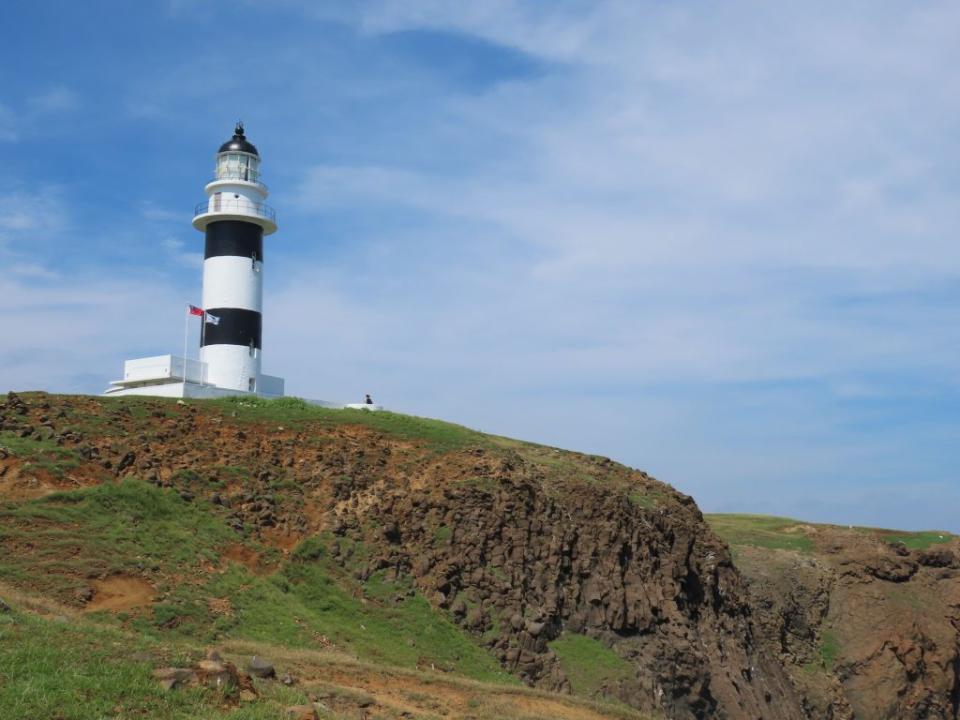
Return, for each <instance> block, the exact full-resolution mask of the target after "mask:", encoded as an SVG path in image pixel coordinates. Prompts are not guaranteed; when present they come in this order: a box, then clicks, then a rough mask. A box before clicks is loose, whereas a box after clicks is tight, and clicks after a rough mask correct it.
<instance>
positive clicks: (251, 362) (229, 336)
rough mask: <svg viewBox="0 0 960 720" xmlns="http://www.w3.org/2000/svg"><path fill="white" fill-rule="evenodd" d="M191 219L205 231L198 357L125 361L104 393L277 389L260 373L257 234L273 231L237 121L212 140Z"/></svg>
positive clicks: (256, 164) (274, 380)
mask: <svg viewBox="0 0 960 720" xmlns="http://www.w3.org/2000/svg"><path fill="white" fill-rule="evenodd" d="M204 190H205V191H206V194H207V199H206V200H205V201H204V202H202V203H200V204H199V205H198V206H197V208H196V210H195V212H194V218H193V226H194V227H195V228H196V229H197V230H201V231H202V232H203V233H204V235H205V248H204V255H203V257H204V260H203V296H202V298H203V299H202V304H203V305H202V308H199V309H197V308H193V310H194V314H201V315H202V330H201V335H200V359H199V361H197V360H190V359H188V358H186V357H178V356H175V355H159V356H155V357H149V358H138V359H136V360H128V361H126V362H125V363H124V373H123V379H122V380H114V381H113V382H111V383H110V384H111V386H112V387H111V388H110V389H109V390H107V392H106V394H107V395H161V396H166V397H219V396H223V395H238V394H246V393H253V394H257V395H261V396H266V397H277V396H281V395H283V379H282V378H278V377H274V376H271V375H264V374H263V373H262V372H260V362H261V353H262V351H263V343H262V337H263V238H264V236H265V235H270V234H272V233H274V232H276V230H277V222H276V215H275V213H274V211H273V208H271V207H270V206H269V205H267V204H266V202H265V200H266V198H267V186H266V185H264V184H263V183H262V182H260V153H258V152H257V148H256V147H254V145H253V144H252V143H251V142H250V141H249V140H247V138H246V135H245V133H244V129H243V124H242V123H238V124H237V127H236V130H235V131H234V134H233V137H232V138H230V139H229V140H227V141H226V142H225V143H223V145H221V146H220V150H219V151H218V152H217V155H216V167H215V169H214V177H213V180H211V181H210V182H209V183H207V186H206V187H205V188H204Z"/></svg>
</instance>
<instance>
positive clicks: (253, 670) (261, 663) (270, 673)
mask: <svg viewBox="0 0 960 720" xmlns="http://www.w3.org/2000/svg"><path fill="white" fill-rule="evenodd" d="M247 670H248V671H249V672H250V674H251V675H254V676H256V677H258V678H272V677H276V674H277V671H276V670H274V669H273V665H271V664H270V663H268V662H267V661H266V660H264V659H263V658H262V657H260V656H259V655H254V656H253V657H252V658H251V659H250V663H249V664H248V665H247Z"/></svg>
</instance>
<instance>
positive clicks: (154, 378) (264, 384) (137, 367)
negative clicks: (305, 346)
mask: <svg viewBox="0 0 960 720" xmlns="http://www.w3.org/2000/svg"><path fill="white" fill-rule="evenodd" d="M110 385H111V387H110V388H109V389H107V391H106V392H104V393H103V394H104V396H106V397H127V396H130V395H146V396H148V397H166V398H193V399H196V400H210V399H213V398H222V397H231V396H237V395H239V396H247V395H249V396H253V397H262V398H268V399H270V398H280V397H284V394H283V391H284V381H283V378H280V377H275V376H273V375H264V374H262V373H261V374H260V375H258V376H257V383H256V386H257V391H255V392H248V391H244V390H237V389H235V388H225V387H220V386H218V385H213V384H211V383H210V382H208V381H207V368H206V363H204V362H201V361H199V360H189V359H187V358H182V357H178V356H176V355H156V356H154V357H146V358H137V359H136V360H127V361H126V362H125V363H124V364H123V380H113V381H111V383H110ZM307 402H308V403H310V404H311V405H316V406H318V407H325V408H331V409H335V410H343V409H345V408H354V409H358V410H383V406H382V405H370V404H346V403H338V402H330V401H327V400H307Z"/></svg>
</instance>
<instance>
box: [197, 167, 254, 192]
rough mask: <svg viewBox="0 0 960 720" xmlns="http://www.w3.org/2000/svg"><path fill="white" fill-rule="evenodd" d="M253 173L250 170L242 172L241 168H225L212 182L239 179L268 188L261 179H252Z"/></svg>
mask: <svg viewBox="0 0 960 720" xmlns="http://www.w3.org/2000/svg"><path fill="white" fill-rule="evenodd" d="M251 174H252V173H250V172H241V171H240V170H225V171H222V172H218V173H217V174H216V175H214V176H213V179H211V180H210V182H220V181H221V180H239V181H240V182H245V183H250V184H251V185H256V186H257V187H258V188H260V189H261V190H266V189H267V186H266V185H264V184H263V183H262V182H260V181H259V180H250V175H251Z"/></svg>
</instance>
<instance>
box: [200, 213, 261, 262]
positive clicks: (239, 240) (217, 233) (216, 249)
mask: <svg viewBox="0 0 960 720" xmlns="http://www.w3.org/2000/svg"><path fill="white" fill-rule="evenodd" d="M206 235H207V242H206V249H205V251H204V253H203V258H204V259H207V258H212V257H222V256H225V255H226V256H234V257H243V258H250V257H253V258H256V259H257V260H258V261H259V262H263V228H262V227H260V226H259V225H255V224H254V223H249V222H244V221H243V220H218V221H217V222H212V223H210V224H209V225H207V230H206Z"/></svg>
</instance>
